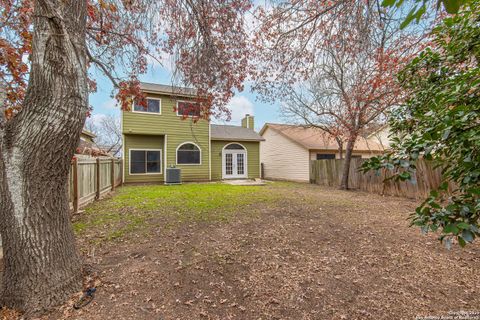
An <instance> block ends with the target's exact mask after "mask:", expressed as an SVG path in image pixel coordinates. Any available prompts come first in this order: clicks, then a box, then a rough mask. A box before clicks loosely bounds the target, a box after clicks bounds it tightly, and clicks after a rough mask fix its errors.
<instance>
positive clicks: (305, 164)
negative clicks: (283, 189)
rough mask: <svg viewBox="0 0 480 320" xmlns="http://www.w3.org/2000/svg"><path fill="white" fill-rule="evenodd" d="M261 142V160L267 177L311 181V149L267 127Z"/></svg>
mask: <svg viewBox="0 0 480 320" xmlns="http://www.w3.org/2000/svg"><path fill="white" fill-rule="evenodd" d="M262 136H263V138H264V139H265V141H262V142H261V144H260V162H262V163H263V166H264V175H265V179H279V180H292V181H305V182H308V181H309V179H310V178H309V166H310V158H309V151H308V150H307V149H306V148H304V147H302V146H300V145H299V144H297V143H295V142H293V141H291V140H290V139H288V138H286V137H285V136H283V135H282V134H281V133H278V132H277V131H275V130H272V129H270V128H267V129H266V130H265V132H264V133H263V135H262Z"/></svg>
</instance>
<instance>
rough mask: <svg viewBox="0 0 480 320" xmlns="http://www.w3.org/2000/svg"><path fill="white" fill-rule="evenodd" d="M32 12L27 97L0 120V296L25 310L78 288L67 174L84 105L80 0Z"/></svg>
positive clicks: (37, 6)
mask: <svg viewBox="0 0 480 320" xmlns="http://www.w3.org/2000/svg"><path fill="white" fill-rule="evenodd" d="M34 11H35V13H34V16H35V18H34V30H33V32H34V33H33V49H32V55H31V63H32V68H31V73H30V78H29V85H28V89H27V93H26V98H25V103H24V105H23V107H22V110H21V111H20V112H19V113H18V114H17V115H16V116H15V117H14V118H13V119H12V120H9V121H6V122H5V121H3V123H2V121H1V120H0V234H1V236H2V240H3V248H4V266H5V268H4V276H3V281H2V291H1V296H0V300H1V301H0V302H1V303H2V304H1V305H4V306H7V307H10V308H15V309H20V310H22V311H25V312H27V315H33V314H38V313H41V312H43V311H45V310H46V309H48V308H50V307H52V306H55V305H57V304H59V303H62V302H63V301H65V299H66V298H67V297H68V296H69V295H71V294H72V293H74V292H75V291H77V290H79V289H81V278H82V269H81V266H82V264H81V259H80V257H79V255H78V253H77V249H76V246H75V238H74V235H73V231H72V228H71V224H70V217H69V205H68V198H67V177H68V172H69V168H70V161H71V159H72V156H73V154H74V150H75V147H76V144H77V142H78V139H79V135H80V132H81V130H82V127H83V123H84V121H85V115H86V112H87V107H88V91H87V67H86V51H85V50H86V49H85V27H86V0H36V1H34Z"/></svg>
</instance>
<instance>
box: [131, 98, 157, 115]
mask: <svg viewBox="0 0 480 320" xmlns="http://www.w3.org/2000/svg"><path fill="white" fill-rule="evenodd" d="M145 100H146V101H147V106H146V107H144V106H141V105H139V104H137V103H135V105H134V107H133V111H134V112H146V113H157V114H161V113H162V100H161V99H156V98H147V99H145Z"/></svg>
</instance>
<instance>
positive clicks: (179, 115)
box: [176, 100, 202, 118]
mask: <svg viewBox="0 0 480 320" xmlns="http://www.w3.org/2000/svg"><path fill="white" fill-rule="evenodd" d="M179 102H187V103H197V104H198V102H192V101H189V100H177V102H176V106H177V108H176V109H177V117H183V116H184V115H183V114H179V113H178V103H179ZM200 113H202V110H201V109H200ZM189 117H192V118H193V117H197V116H191V115H187V118H189ZM200 117H201V114H200V115H199V116H198V118H200Z"/></svg>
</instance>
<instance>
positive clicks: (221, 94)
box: [0, 0, 251, 314]
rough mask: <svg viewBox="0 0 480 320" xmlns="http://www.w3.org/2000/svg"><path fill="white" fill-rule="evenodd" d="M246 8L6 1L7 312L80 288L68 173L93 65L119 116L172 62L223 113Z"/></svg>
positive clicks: (1, 62)
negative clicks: (151, 75)
mask: <svg viewBox="0 0 480 320" xmlns="http://www.w3.org/2000/svg"><path fill="white" fill-rule="evenodd" d="M250 5H251V4H250V1H249V0H227V1H223V0H222V1H221V0H209V1H206V0H199V1H194V0H175V1H174V0H163V1H151V0H0V6H1V9H2V10H1V13H0V80H1V81H0V85H1V90H2V92H3V94H2V96H4V97H5V99H4V100H3V101H2V104H1V105H0V234H1V236H2V240H3V249H4V272H3V281H2V289H1V299H0V305H2V306H7V307H11V308H16V309H19V310H22V311H25V312H27V314H35V313H38V312H42V311H44V310H45V309H47V308H49V307H51V306H54V305H56V304H59V303H61V302H63V301H64V299H65V298H66V297H68V296H69V295H70V294H72V293H73V292H75V291H77V290H79V289H80V288H81V282H82V262H81V259H80V257H79V254H78V252H77V250H76V248H75V239H74V235H73V232H72V228H71V225H70V220H69V206H68V199H67V176H68V172H69V168H70V160H71V159H72V156H73V154H74V150H75V147H76V144H77V142H78V141H79V135H80V132H81V130H82V127H83V125H84V122H85V117H86V115H87V113H88V111H89V105H88V95H89V91H91V90H94V89H95V87H96V85H95V79H93V77H91V76H90V77H89V70H92V69H93V68H96V69H97V70H100V71H101V72H103V73H104V74H105V75H106V76H107V77H109V78H110V80H111V81H112V83H113V84H114V86H115V87H116V88H117V90H118V91H117V92H118V94H117V98H118V99H119V100H120V103H121V105H122V107H123V108H127V107H129V102H130V99H131V97H132V95H133V96H137V97H138V98H140V99H141V93H140V90H139V83H138V80H137V79H138V76H139V75H140V74H142V73H144V72H145V71H146V70H147V66H148V62H149V61H151V60H152V59H153V60H158V61H161V57H162V54H163V53H164V52H167V53H171V54H173V55H174V59H175V65H176V72H177V75H179V77H180V78H181V79H182V80H183V82H184V83H185V84H187V85H191V86H193V87H195V88H196V89H197V92H198V93H199V96H202V97H207V98H208V99H207V100H206V101H207V102H208V110H209V111H210V112H209V114H212V113H217V112H222V111H225V107H224V106H225V103H226V102H227V101H228V100H229V99H230V97H231V96H232V94H233V90H235V89H241V85H242V81H243V79H244V76H245V73H246V66H247V53H248V52H247V49H246V48H247V47H248V46H247V45H246V41H247V39H248V37H247V36H246V34H245V32H244V29H243V27H244V22H243V16H244V13H245V11H246V10H248V9H249V8H250Z"/></svg>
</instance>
